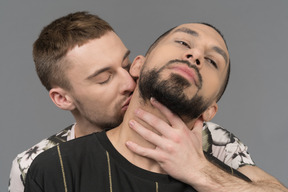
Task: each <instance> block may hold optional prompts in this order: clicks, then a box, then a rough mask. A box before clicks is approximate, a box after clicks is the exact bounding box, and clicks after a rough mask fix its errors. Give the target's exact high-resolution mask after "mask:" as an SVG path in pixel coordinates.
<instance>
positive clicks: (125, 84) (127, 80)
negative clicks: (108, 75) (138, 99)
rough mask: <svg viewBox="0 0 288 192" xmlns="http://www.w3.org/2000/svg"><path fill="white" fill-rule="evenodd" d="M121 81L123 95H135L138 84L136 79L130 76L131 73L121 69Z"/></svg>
mask: <svg viewBox="0 0 288 192" xmlns="http://www.w3.org/2000/svg"><path fill="white" fill-rule="evenodd" d="M120 78H121V81H120V85H119V87H120V92H121V94H123V95H126V94H128V95H130V94H131V93H133V91H134V89H135V87H136V82H135V81H134V79H133V78H132V77H131V76H130V74H129V72H128V71H127V70H125V69H123V68H122V69H121V77H120Z"/></svg>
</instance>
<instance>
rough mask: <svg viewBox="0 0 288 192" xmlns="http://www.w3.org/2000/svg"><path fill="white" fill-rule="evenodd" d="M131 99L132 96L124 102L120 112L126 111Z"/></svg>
mask: <svg viewBox="0 0 288 192" xmlns="http://www.w3.org/2000/svg"><path fill="white" fill-rule="evenodd" d="M131 97H132V95H130V96H129V97H128V98H127V99H126V100H125V102H124V104H123V105H122V110H125V111H126V110H127V108H128V106H129V103H130V100H131Z"/></svg>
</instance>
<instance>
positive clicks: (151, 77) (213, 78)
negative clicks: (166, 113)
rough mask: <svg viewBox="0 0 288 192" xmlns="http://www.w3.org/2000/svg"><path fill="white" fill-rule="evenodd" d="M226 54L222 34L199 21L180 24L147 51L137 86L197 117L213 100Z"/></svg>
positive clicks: (145, 95) (223, 74)
mask: <svg viewBox="0 0 288 192" xmlns="http://www.w3.org/2000/svg"><path fill="white" fill-rule="evenodd" d="M228 61H229V54H228V51H227V48H226V46H225V42H224V40H223V39H222V37H221V36H220V35H219V34H218V33H217V32H216V31H215V30H214V29H213V28H211V27H209V26H206V25H203V24H184V25H181V26H179V27H177V28H175V29H174V30H172V32H170V33H169V34H168V35H167V36H166V37H164V39H162V40H161V41H160V42H159V44H158V45H157V46H156V47H155V48H154V49H153V50H152V51H151V52H150V53H149V54H148V55H147V57H146V61H145V63H144V65H143V68H142V71H141V75H140V79H139V90H140V94H141V95H142V97H143V98H144V99H149V98H150V97H152V96H153V97H155V98H156V99H157V100H158V101H160V102H161V103H163V104H164V105H166V106H167V107H168V108H170V110H172V111H173V112H174V113H177V114H178V115H180V116H184V117H189V118H192V119H194V118H197V117H198V116H199V115H201V114H202V113H203V112H204V111H205V110H206V109H207V107H209V106H210V105H211V104H212V103H213V102H216V99H217V98H216V96H217V95H218V93H219V91H220V88H221V86H222V85H223V83H224V79H225V77H226V73H227V68H228Z"/></svg>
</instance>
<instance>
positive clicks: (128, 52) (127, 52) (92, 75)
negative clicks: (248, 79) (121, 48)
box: [87, 50, 131, 79]
mask: <svg viewBox="0 0 288 192" xmlns="http://www.w3.org/2000/svg"><path fill="white" fill-rule="evenodd" d="M130 53H131V51H130V50H127V51H126V52H125V54H124V56H123V58H122V62H123V61H124V60H125V59H127V57H129V55H130ZM109 69H111V67H105V68H102V69H99V70H97V71H95V72H94V73H92V74H91V75H89V76H88V77H87V79H91V78H93V77H96V76H97V75H99V74H100V73H103V72H105V71H108V70H109Z"/></svg>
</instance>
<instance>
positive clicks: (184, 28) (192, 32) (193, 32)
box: [173, 27, 199, 37]
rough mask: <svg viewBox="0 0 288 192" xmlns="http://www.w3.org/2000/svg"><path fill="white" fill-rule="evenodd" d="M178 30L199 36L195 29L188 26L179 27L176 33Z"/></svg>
mask: <svg viewBox="0 0 288 192" xmlns="http://www.w3.org/2000/svg"><path fill="white" fill-rule="evenodd" d="M176 32H183V33H187V34H189V35H192V36H194V37H198V36H199V34H198V33H197V32H196V31H194V30H192V29H189V28H187V27H181V28H179V29H176V30H175V31H174V32H173V33H176Z"/></svg>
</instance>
